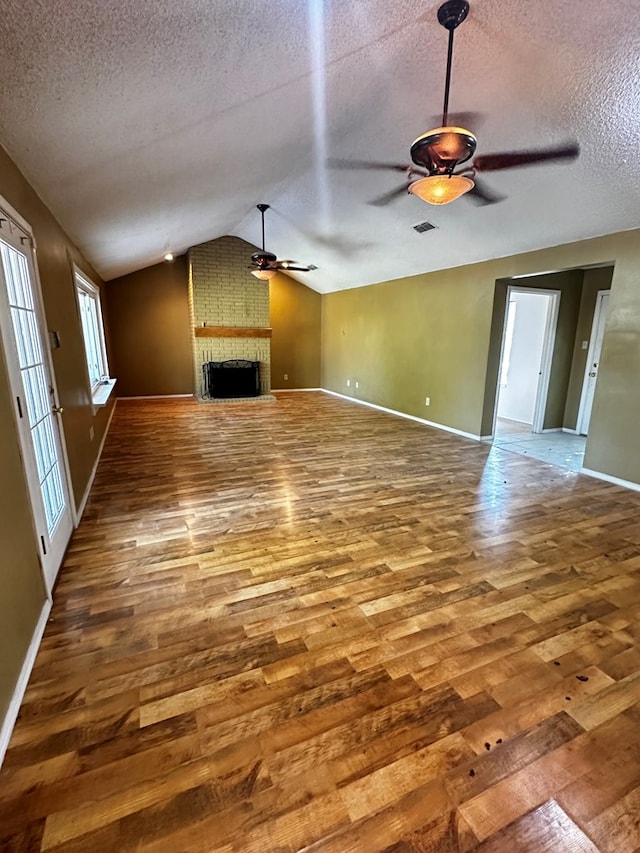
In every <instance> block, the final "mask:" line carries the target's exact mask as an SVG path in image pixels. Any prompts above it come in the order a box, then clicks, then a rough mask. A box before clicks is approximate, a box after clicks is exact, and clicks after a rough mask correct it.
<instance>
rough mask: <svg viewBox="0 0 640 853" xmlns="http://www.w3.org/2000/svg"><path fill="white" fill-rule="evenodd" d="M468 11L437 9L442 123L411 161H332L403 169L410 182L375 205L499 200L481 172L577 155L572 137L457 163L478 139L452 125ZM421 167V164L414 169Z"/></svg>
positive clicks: (460, 2)
mask: <svg viewBox="0 0 640 853" xmlns="http://www.w3.org/2000/svg"><path fill="white" fill-rule="evenodd" d="M468 14H469V3H468V2H467V0H447V2H446V3H443V4H442V5H441V6H440V8H439V9H438V22H439V23H440V24H441V25H442V26H443V27H444V28H445V29H446V30H448V31H449V49H448V53H447V71H446V78H445V87H444V104H443V108H442V126H441V127H436V128H435V129H434V130H429V131H427V133H423V134H422V136H419V137H418V138H417V139H416V140H415V141H414V142H413V144H412V145H411V151H410V153H411V159H412V161H413V164H412V165H403V164H396V163H377V162H369V161H366V160H362V161H360V160H356V161H350V160H332V161H330V165H332V166H334V167H337V168H347V169H387V170H389V169H391V170H393V171H396V172H404V173H405V174H406V176H407V182H406V183H405V184H403V185H401V186H399V187H396V188H395V189H393V190H391V191H390V192H388V193H385V194H384V195H382V196H380V197H379V198H377V199H374V200H373V201H372V202H370V203H371V204H374V205H377V206H382V205H385V204H388V203H389V202H390V201H392V200H393V199H395V198H397V197H398V196H400V195H402V193H405V192H410V193H412V194H413V195H415V196H417V197H418V198H421V199H422V200H423V201H426V202H428V203H429V204H449V202H452V201H455V200H456V199H457V198H460V196H462V195H464V194H465V193H469V197H470V198H471V199H473V200H474V201H476V202H477V203H479V204H495V203H496V202H498V201H501V200H502V198H503V196H500V195H498V194H496V193H494V192H493V191H491V190H490V189H489V188H488V187H486V186H484V185H483V184H482V182H481V181H479V180H478V178H477V176H476V175H477V172H496V171H498V170H500V169H512V168H515V167H517V166H531V165H534V164H536V163H548V162H552V161H561V160H575V159H576V157H577V156H578V154H579V153H580V147H579V145H578V144H577V143H576V142H568V143H566V144H564V145H559V146H555V147H549V148H533V149H529V150H526V151H502V152H499V153H495V154H482V155H480V156H479V157H476V158H475V160H474V161H473V162H472V163H469V165H467V166H462V168H458V167H459V166H461V165H462V164H463V163H467V161H468V160H470V159H471V157H473V155H474V154H475V150H476V146H477V144H478V140H477V138H476V137H475V135H474V134H473V133H471V131H470V130H466V129H465V128H464V127H457V126H455V125H450V124H448V112H449V88H450V84H451V65H452V60H453V37H454V33H455V30H456V29H457V28H458V27H459V26H460V24H461V23H462V22H463V21H464V20H465V18H466V17H467V15H468ZM416 167H417V168H416Z"/></svg>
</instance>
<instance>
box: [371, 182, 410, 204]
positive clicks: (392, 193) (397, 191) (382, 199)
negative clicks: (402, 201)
mask: <svg viewBox="0 0 640 853" xmlns="http://www.w3.org/2000/svg"><path fill="white" fill-rule="evenodd" d="M411 183H413V182H412V181H410V182H409V183H408V184H402V185H401V186H399V187H395V188H394V189H392V190H389V192H388V193H384V195H380V196H378V197H377V198H373V199H371V201H369V202H367V203H368V204H372V205H373V206H374V207H384V206H385V205H386V204H389V202H391V201H394V200H395V199H396V198H400V196H401V195H402V194H403V193H407V192H408V191H409V187H410V186H411Z"/></svg>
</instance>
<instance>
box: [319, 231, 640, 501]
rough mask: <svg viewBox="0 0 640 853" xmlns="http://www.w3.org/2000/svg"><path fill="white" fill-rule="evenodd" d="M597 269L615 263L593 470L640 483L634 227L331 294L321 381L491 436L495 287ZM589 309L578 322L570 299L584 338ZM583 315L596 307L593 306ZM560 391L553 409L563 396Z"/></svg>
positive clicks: (568, 383)
mask: <svg viewBox="0 0 640 853" xmlns="http://www.w3.org/2000/svg"><path fill="white" fill-rule="evenodd" d="M592 266H608V267H614V270H613V276H612V278H611V300H610V306H609V316H608V320H607V326H606V331H605V337H604V342H603V348H602V356H601V361H600V372H599V379H598V385H597V388H596V394H595V399H594V405H593V413H592V417H591V423H590V430H589V436H588V440H587V448H586V454H585V467H586V468H589V469H592V470H594V471H597V472H599V473H602V474H605V475H608V476H611V477H616V478H620V479H622V480H625V481H630V482H633V483H638V484H640V453H639V452H638V448H637V440H636V439H635V435H636V433H637V423H638V421H639V419H640V383H639V382H638V379H637V377H638V376H639V375H640V231H638V230H635V231H625V232H621V233H618V234H610V235H607V236H604V237H597V238H594V239H592V240H584V241H581V242H577V243H570V244H566V245H563V246H555V247H552V248H549V249H542V250H540V251H537V252H529V253H525V254H521V255H513V256H511V257H507V258H499V259H494V260H490V261H485V262H483V263H480V264H472V265H468V266H464V267H457V268H453V269H449V270H443V271H438V272H433V273H425V274H423V275H418V276H412V277H410V278H406V279H399V280H396V281H390V282H384V283H382V284H375V285H370V286H368V287H362V288H358V289H356V290H348V291H341V292H338V293H331V294H328V295H326V296H324V297H323V306H322V384H323V387H325V388H327V389H328V390H332V391H337V392H339V393H342V394H348V395H352V396H354V397H358V398H360V399H363V400H366V401H368V402H371V403H376V404H378V405H382V406H386V407H388V408H391V409H395V410H398V411H401V412H404V413H407V414H410V415H414V416H416V417H422V418H425V419H426V420H429V421H432V422H434V423H436V424H439V425H442V426H445V427H447V428H450V429H454V430H459V431H462V432H465V433H469V434H470V435H474V436H480V435H487V434H488V433H489V432H490V425H491V423H492V420H493V400H492V399H491V398H490V395H488V388H489V386H490V384H491V383H488V382H487V376H488V374H490V373H492V372H494V371H495V372H497V364H496V355H495V352H494V350H492V348H491V342H492V339H493V340H495V336H496V334H497V329H498V328H500V329H501V320H500V317H499V316H497V315H496V316H494V302H496V304H499V302H500V299H499V294H498V291H497V288H496V282H499V281H504V280H506V279H518V281H517V283H518V284H520V283H521V281H520V280H519V279H520V277H522V276H531V275H541V276H542V275H546V274H548V273H558V272H563V271H569V270H572V271H574V270H576V269H578V268H583V267H592ZM609 273H610V270H609ZM609 273H598V275H602V276H606V275H608V274H609ZM572 274H573V275H577V273H572ZM593 274H594V275H596V273H595V271H594V273H593ZM525 280H526V279H525ZM584 292H585V293H586V292H587V291H584ZM586 298H587V297H586V296H585V299H586ZM581 309H582V305H581V306H579V307H578V315H577V318H576V316H575V310H576V305H575V302H574V305H573V306H572V309H571V317H572V319H571V320H570V324H569V325H571V324H573V327H574V331H575V332H576V334H580V332H579V329H580V328H581V327H580V322H581V321H580V315H581ZM584 310H585V312H586V314H588V306H587V304H586V303H585V306H584ZM498 314H499V312H498ZM585 316H586V315H585ZM583 324H584V318H583ZM567 328H569V326H567ZM570 340H571V338H570V335H569V336H565V338H564V339H563V342H562V348H563V353H564V354H563V363H564V365H565V366H564V368H563V369H564V371H565V373H564V376H563V378H562V382H561V384H562V385H563V386H564V388H565V409H564V412H563V415H562V417H563V422H564V423H566V421H567V419H568V418H569V419H570V418H573V417H575V414H574V412H575V411H576V403H575V397H576V394H577V393H579V392H578V391H577V390H576V386H577V384H578V379H577V378H576V377H577V376H578V375H579V373H580V371H579V365H578V364H577V363H576V364H574V360H575V335H574V339H573V343H571V344H570ZM569 350H571V353H569V352H568V351H569ZM569 355H570V358H569ZM569 363H570V366H569V367H568V365H569ZM567 371H568V373H567ZM496 375H497V373H496ZM347 379H350V380H351V383H352V384H351V387H350V388H348V387H347V384H346V382H347ZM356 380H357V381H358V383H359V388H358V389H356V388H355V385H354V382H355V381H356ZM492 393H493V394H495V384H493V392H492ZM427 396H428V397H430V398H431V405H430V406H429V407H426V406H425V397H427ZM556 397H557V399H556V402H555V403H554V406H556V407H557V406H559V405H560V404H559V400H560V399H561V397H562V395H561V394H559V393H558V394H557V395H556ZM556 415H557V412H556V414H554V419H555V417H556Z"/></svg>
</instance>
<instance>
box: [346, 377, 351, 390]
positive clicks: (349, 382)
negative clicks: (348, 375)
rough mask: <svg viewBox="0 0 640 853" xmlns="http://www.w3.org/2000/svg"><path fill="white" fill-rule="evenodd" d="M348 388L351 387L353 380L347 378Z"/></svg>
mask: <svg viewBox="0 0 640 853" xmlns="http://www.w3.org/2000/svg"><path fill="white" fill-rule="evenodd" d="M347 388H351V380H350V379H347Z"/></svg>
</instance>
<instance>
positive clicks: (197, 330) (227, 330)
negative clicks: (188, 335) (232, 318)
mask: <svg viewBox="0 0 640 853" xmlns="http://www.w3.org/2000/svg"><path fill="white" fill-rule="evenodd" d="M193 331H194V334H195V336H196V338H270V337H271V328H270V327H269V326H260V327H258V326H194V327H193Z"/></svg>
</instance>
